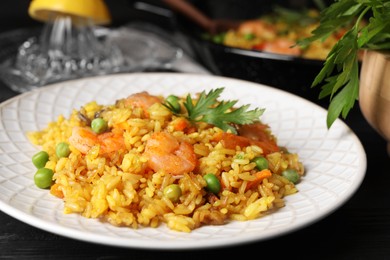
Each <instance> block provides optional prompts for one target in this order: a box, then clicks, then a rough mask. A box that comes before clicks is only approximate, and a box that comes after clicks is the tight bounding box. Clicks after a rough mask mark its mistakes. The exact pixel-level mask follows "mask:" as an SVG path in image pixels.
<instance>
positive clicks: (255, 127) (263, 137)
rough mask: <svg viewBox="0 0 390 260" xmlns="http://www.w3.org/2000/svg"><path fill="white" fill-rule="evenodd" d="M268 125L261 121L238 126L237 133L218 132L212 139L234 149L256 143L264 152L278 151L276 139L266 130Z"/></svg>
mask: <svg viewBox="0 0 390 260" xmlns="http://www.w3.org/2000/svg"><path fill="white" fill-rule="evenodd" d="M267 128H268V126H267V125H264V124H262V123H254V124H249V125H240V126H238V135H235V134H232V133H225V132H224V133H220V134H217V135H216V136H215V137H214V140H215V141H217V142H219V141H221V143H222V144H223V146H224V147H226V148H228V149H235V148H236V146H239V147H246V146H249V145H257V146H259V147H260V148H261V149H263V153H264V154H269V153H272V152H277V151H279V147H278V145H277V143H276V140H275V139H274V138H273V137H272V136H270V135H269V134H268V133H267V132H266V130H267Z"/></svg>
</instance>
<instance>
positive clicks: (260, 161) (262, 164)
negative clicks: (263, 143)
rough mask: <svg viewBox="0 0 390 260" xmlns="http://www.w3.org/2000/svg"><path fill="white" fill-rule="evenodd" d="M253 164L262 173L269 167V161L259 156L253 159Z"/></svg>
mask: <svg viewBox="0 0 390 260" xmlns="http://www.w3.org/2000/svg"><path fill="white" fill-rule="evenodd" d="M252 162H254V163H256V168H257V169H258V170H260V171H261V170H264V169H268V166H269V165H268V161H267V159H265V158H264V157H263V156H257V157H255V158H253V159H252Z"/></svg>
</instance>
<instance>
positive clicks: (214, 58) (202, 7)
mask: <svg viewBox="0 0 390 260" xmlns="http://www.w3.org/2000/svg"><path fill="white" fill-rule="evenodd" d="M188 1H189V2H190V3H191V4H192V5H193V6H194V7H195V8H197V9H198V10H199V11H200V12H202V13H203V14H204V15H206V16H208V17H210V18H212V19H232V20H248V19H252V18H256V17H259V16H260V15H262V14H265V13H269V12H271V11H272V10H273V8H274V7H275V6H276V5H277V6H282V7H287V8H291V9H300V8H303V7H304V8H309V7H316V6H317V5H316V4H315V3H314V0H312V1H309V0H250V1H249V0H246V1H245V0H192V1H190V0H188ZM148 2H149V3H150V2H153V1H150V0H149V1H148ZM158 2H161V1H158ZM323 2H324V3H325V4H329V1H323ZM160 4H161V3H160ZM167 8H169V7H168V6H167ZM174 14H175V16H174V24H175V26H176V29H177V30H179V31H180V32H182V33H183V34H184V35H185V36H186V37H187V38H188V39H189V40H188V42H189V43H190V45H191V47H192V48H193V50H194V52H195V54H196V55H197V57H198V59H199V60H200V61H201V62H202V63H203V65H204V66H205V67H207V68H208V69H209V70H210V71H211V72H213V73H214V74H216V75H221V76H227V77H233V78H239V79H244V80H249V81H253V82H257V83H261V84H265V85H269V86H272V87H275V88H279V89H283V90H286V91H288V92H291V93H293V94H296V95H298V96H301V97H304V98H306V99H309V100H311V101H313V102H316V103H319V102H322V101H320V100H319V99H318V94H319V92H320V88H319V87H316V88H311V84H312V82H313V80H314V78H315V76H316V75H317V74H318V73H319V71H320V69H321V68H322V66H323V61H321V60H309V59H304V58H298V57H294V56H288V55H280V54H272V53H265V52H261V51H255V50H244V49H240V48H233V47H227V46H224V45H222V44H216V43H213V42H211V41H209V40H206V39H204V37H202V35H203V34H204V33H205V29H204V28H202V27H201V26H200V25H199V24H197V23H195V22H194V20H193V19H191V18H190V17H188V16H187V15H184V14H183V13H180V12H177V11H176V12H174ZM326 102H327V101H326Z"/></svg>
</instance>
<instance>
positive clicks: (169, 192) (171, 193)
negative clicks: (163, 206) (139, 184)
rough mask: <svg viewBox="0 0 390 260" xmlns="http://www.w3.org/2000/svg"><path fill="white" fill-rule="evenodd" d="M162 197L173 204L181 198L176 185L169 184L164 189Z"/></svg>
mask: <svg viewBox="0 0 390 260" xmlns="http://www.w3.org/2000/svg"><path fill="white" fill-rule="evenodd" d="M164 196H165V197H167V198H168V199H170V200H171V201H173V202H176V201H178V200H179V198H180V196H181V188H180V186H179V185H177V184H171V185H169V186H167V187H165V188H164Z"/></svg>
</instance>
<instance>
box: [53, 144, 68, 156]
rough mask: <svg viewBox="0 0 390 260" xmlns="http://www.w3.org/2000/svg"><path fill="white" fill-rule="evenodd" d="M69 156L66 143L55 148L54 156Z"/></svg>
mask: <svg viewBox="0 0 390 260" xmlns="http://www.w3.org/2000/svg"><path fill="white" fill-rule="evenodd" d="M69 154H70V149H69V144H68V143H66V142H61V143H58V144H57V146H56V155H57V157H58V158H61V157H68V156H69Z"/></svg>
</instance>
